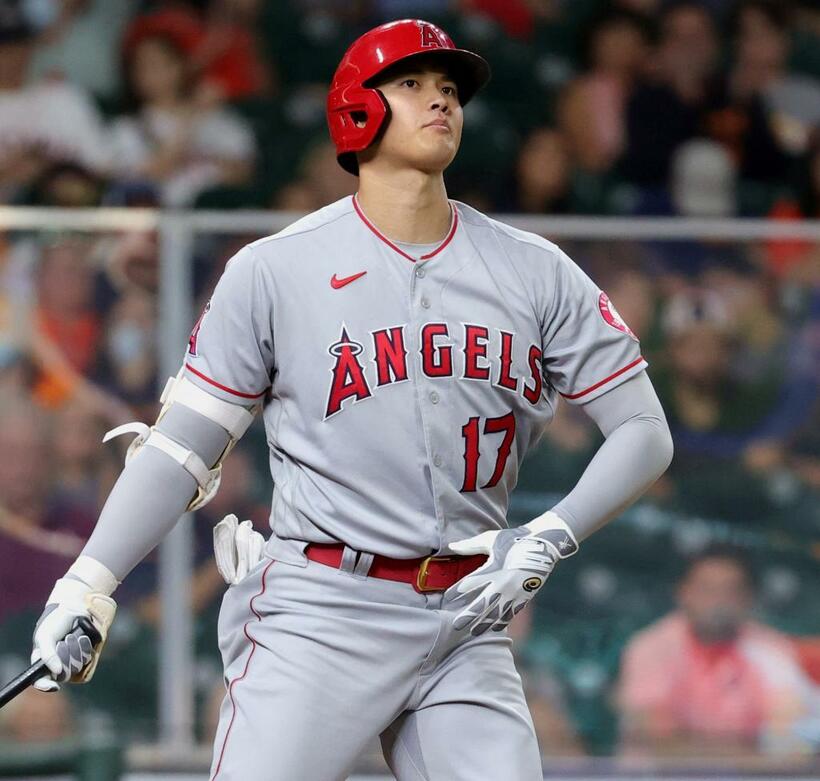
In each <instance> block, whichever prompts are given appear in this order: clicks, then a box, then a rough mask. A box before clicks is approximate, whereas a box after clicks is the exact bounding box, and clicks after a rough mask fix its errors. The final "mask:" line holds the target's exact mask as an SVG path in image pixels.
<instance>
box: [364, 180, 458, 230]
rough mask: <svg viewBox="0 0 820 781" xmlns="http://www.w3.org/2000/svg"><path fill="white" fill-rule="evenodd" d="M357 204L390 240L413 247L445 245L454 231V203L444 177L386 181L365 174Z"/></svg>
mask: <svg viewBox="0 0 820 781" xmlns="http://www.w3.org/2000/svg"><path fill="white" fill-rule="evenodd" d="M362 174H363V175H362V176H361V178H360V181H359V190H358V192H357V194H356V200H357V201H358V202H359V206H360V208H361V209H362V211H363V212H364V214H365V216H366V217H367V219H368V220H370V222H372V223H373V224H374V225H375V226H376V227H377V228H378V229H379V231H381V232H382V233H383V234H384V235H385V236H387V238H388V239H392V240H393V241H402V242H407V243H410V244H432V243H434V242H437V241H444V239H445V238H446V236H447V233H448V231H449V230H450V223H451V213H450V203H449V201H448V200H447V190H446V189H445V187H444V180H443V178H442V177H441V175H440V174H436V175H431V176H428V175H425V174H422V173H421V172H419V171H412V172H407V174H406V175H405V174H403V175H399V176H397V175H395V174H393V175H392V176H390V177H389V178H388V177H385V176H380V175H379V173H378V172H375V171H367V172H364V171H363V172H362Z"/></svg>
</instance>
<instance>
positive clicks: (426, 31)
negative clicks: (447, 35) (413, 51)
mask: <svg viewBox="0 0 820 781" xmlns="http://www.w3.org/2000/svg"><path fill="white" fill-rule="evenodd" d="M419 29H420V30H421V46H422V48H423V49H430V48H435V49H444V48H446V47H445V46H444V42H443V41H442V40H441V38H440V37H439V34H438V32H437V31H436V30H435V29H433V27H432V26H431V25H429V24H420V25H419Z"/></svg>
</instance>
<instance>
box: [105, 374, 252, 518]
mask: <svg viewBox="0 0 820 781" xmlns="http://www.w3.org/2000/svg"><path fill="white" fill-rule="evenodd" d="M182 372H183V370H180V372H179V374H178V375H177V376H176V377H169V378H168V382H167V383H166V384H165V389H164V390H163V391H162V396H161V397H160V401H161V402H162V409H161V410H160V413H159V416H158V417H157V423H159V421H160V420H162V416H163V415H164V414H165V413H166V412H167V411H168V409H169V408H170V406H171V404H174V403H176V404H182V405H183V406H185V407H188V408H189V409H192V410H194V412H197V413H199V414H200V415H203V416H205V417H206V418H208V419H209V420H212V421H213V422H214V423H217V424H218V425H220V426H222V428H224V429H225V431H227V432H228V433H229V434H230V436H231V438H230V440H229V442H228V445H227V447H226V448H225V450H223V451H222V455H220V456H219V459H218V460H217V462H216V464H215V465H214V466H213V468H211V469H209V468H208V465H207V464H206V463H205V462H204V461H203V460H202V459H201V458H200V457H199V455H198V454H197V453H195V452H194V451H193V450H190V449H189V448H187V447H185V446H184V445H180V444H179V443H178V442H176V441H174V440H173V439H171V438H170V437H168V436H167V435H166V434H163V433H162V432H161V431H157V429H156V424H154V425H153V426H151V427H149V426H147V425H145V423H140V422H139V421H134V422H133V423H124V424H123V425H122V426H117V427H116V428H113V429H111V431H108V432H107V433H106V435H105V436H104V437H103V442H108V440H110V439H113V438H114V437H118V436H120V434H126V433H129V432H133V433H135V434H136V435H137V436H136V437H135V438H134V440H133V441H132V442H131V444H130V445H129V446H128V451H127V452H126V454H125V463H126V464H127V463H128V461H129V460H130V459H131V458H133V457H134V455H135V454H136V453H137V451H138V450H139V449H140V448H141V447H143V446H145V445H150V446H151V447H155V448H157V449H158V450H162V451H163V452H164V453H167V454H168V455H169V456H171V458H173V459H174V461H176V462H177V463H178V464H179V465H180V466H182V467H183V468H184V469H185V470H186V471H187V472H188V473H189V474H190V475H191V476H192V477H193V478H194V479H195V480H196V482H197V485H198V489H197V492H196V495H195V496H194V498H193V499H191V501H190V503H189V504H188V507H187V508H186V509H187V510H197V509H199V508H200V507H203V506H204V505H206V504H207V503H208V502H209V501H210V500H211V499H212V498H213V496H214V494H216V492H217V490H218V489H219V481H220V479H221V477H222V462H223V461H224V460H225V457H226V456H227V455H228V453H230V452H231V449H232V448H233V446H234V445H235V444H236V443H237V442H238V441H239V440H240V439H241V438H242V435H243V434H244V433H245V432H246V431H247V430H248V427H249V426H250V425H251V423H252V422H253V418H254V415H255V414H256V412H257V411H258V410H259V408H260V405H256V406H254V407H252V408H251V409H247V408H246V407H243V406H241V405H239V404H231V403H230V402H228V401H223V400H222V399H218V398H216V397H215V396H212V395H211V394H210V393H207V392H206V391H204V390H202V389H201V388H199V387H197V386H196V385H194V384H193V383H192V382H191V381H190V380H189V379H188V378H187V377H184V376H183V374H182Z"/></svg>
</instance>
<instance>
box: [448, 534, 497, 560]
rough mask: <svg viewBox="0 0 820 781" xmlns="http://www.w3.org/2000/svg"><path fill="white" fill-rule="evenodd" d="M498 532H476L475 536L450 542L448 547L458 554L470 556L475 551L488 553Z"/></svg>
mask: <svg viewBox="0 0 820 781" xmlns="http://www.w3.org/2000/svg"><path fill="white" fill-rule="evenodd" d="M497 534H498V532H494V531H488V532H482V533H481V534H477V535H476V536H475V537H468V538H467V539H466V540H458V542H451V543H450V544H449V546H448V547H449V549H450V550H451V551H452V552H453V553H455V554H457V555H459V556H472V555H473V554H475V553H490V551H491V550H492V548H493V541H494V540H495V537H496V535H497Z"/></svg>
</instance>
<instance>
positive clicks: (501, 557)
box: [444, 512, 578, 635]
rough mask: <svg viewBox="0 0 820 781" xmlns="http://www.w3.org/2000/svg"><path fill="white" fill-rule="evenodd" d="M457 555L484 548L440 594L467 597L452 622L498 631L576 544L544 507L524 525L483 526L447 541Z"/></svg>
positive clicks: (477, 631)
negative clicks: (480, 559)
mask: <svg viewBox="0 0 820 781" xmlns="http://www.w3.org/2000/svg"><path fill="white" fill-rule="evenodd" d="M449 547H450V550H451V551H452V552H453V553H456V554H458V555H462V556H470V555H474V554H479V553H484V554H486V555H487V556H488V559H487V561H486V562H485V563H484V564H483V565H482V566H481V567H479V568H478V569H477V570H475V572H472V573H471V574H469V575H467V576H466V577H464V578H462V579H461V580H460V581H458V583H456V584H454V585H453V586H451V587H450V588H449V589H447V591H446V592H445V595H444V596H445V599H447V598H449V599H452V600H454V601H455V600H460V601H467V602H468V604H467V606H466V607H465V608H464V609H463V610H462V611H461V612H460V613H458V615H456V617H455V619H454V620H453V626H454V627H455V628H456V629H458V630H461V629H464V628H466V627H469V629H470V634H472V635H480V634H482V633H483V632H486V631H487V630H488V629H492V630H493V631H495V632H500V631H501V630H502V629H504V628H505V627H506V626H507V625H508V624H509V623H510V621H511V620H512V617H513V616H514V615H515V614H516V613H518V612H519V611H520V610H521V609H522V608H523V607H524V606H525V605H526V604H527V603H528V602H529V601H530V600H531V599H532V598H533V597H534V596H535V595H536V593H538V590H539V589H540V588H541V586H543V585H544V582H545V581H546V579H547V578H548V577H549V576H550V574H551V573H552V570H553V568H554V567H555V564H556V563H557V562H558V560H559V559H563V558H566V557H567V556H571V555H572V554H573V553H575V552H576V551H577V550H578V543H577V542H576V540H575V537H574V535H573V534H572V532H571V531H570V529H569V527H568V526H567V525H566V523H564V521H563V520H561V518H559V517H558V516H557V515H556V514H555V513H552V512H547V513H544V514H543V515H541V516H539V517H538V518H536V519H534V520H532V521H530V523H528V524H525V525H524V526H521V527H518V528H513V529H501V530H500V531H486V532H483V533H482V534H479V535H477V536H475V537H470V538H469V539H466V540H460V541H459V542H453V543H450V546H449Z"/></svg>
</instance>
